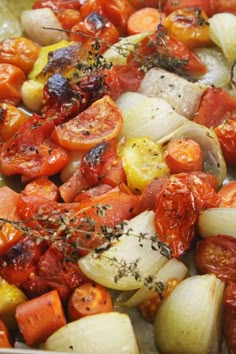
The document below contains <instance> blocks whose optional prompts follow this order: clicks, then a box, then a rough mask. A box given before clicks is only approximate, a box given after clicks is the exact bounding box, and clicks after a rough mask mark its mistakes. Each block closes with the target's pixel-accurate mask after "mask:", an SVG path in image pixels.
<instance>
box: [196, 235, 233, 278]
mask: <svg viewBox="0 0 236 354" xmlns="http://www.w3.org/2000/svg"><path fill="white" fill-rule="evenodd" d="M195 260H196V266H197V269H198V271H199V272H200V273H201V274H206V273H213V274H215V275H216V276H217V277H218V278H219V279H221V280H223V281H234V282H235V281H236V240H235V239H234V238H233V237H230V236H225V235H217V236H213V237H208V238H206V239H204V240H201V241H199V242H198V243H197V246H196V253H195Z"/></svg>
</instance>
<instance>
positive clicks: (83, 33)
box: [69, 12, 119, 54]
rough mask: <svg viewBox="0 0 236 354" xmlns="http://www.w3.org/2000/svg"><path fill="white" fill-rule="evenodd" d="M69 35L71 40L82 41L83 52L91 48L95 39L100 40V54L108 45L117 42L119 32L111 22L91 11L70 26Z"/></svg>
mask: <svg viewBox="0 0 236 354" xmlns="http://www.w3.org/2000/svg"><path fill="white" fill-rule="evenodd" d="M69 37H70V40H71V41H75V42H80V43H82V44H83V48H84V52H85V53H86V51H87V52H89V51H91V50H93V47H94V46H95V43H96V42H95V39H97V40H100V42H99V53H100V54H102V53H104V51H105V50H106V49H107V48H108V46H109V45H111V44H113V43H116V42H118V40H119V32H118V30H117V29H116V27H115V26H114V25H113V24H112V22H110V21H108V20H107V19H106V18H105V17H103V16H102V15H100V14H98V13H96V12H92V13H90V14H89V15H88V16H87V17H85V18H84V19H83V21H81V22H79V23H78V24H76V25H75V26H73V27H72V29H71V32H70V35H69Z"/></svg>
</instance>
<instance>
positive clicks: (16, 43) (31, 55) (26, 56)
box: [0, 37, 40, 74]
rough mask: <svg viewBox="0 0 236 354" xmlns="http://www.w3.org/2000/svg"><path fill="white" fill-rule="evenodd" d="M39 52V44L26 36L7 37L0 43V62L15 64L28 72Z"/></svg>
mask: <svg viewBox="0 0 236 354" xmlns="http://www.w3.org/2000/svg"><path fill="white" fill-rule="evenodd" d="M39 52H40V47H39V45H37V44H36V43H34V42H33V41H31V40H30V39H28V38H25V37H18V38H8V39H5V40H4V41H2V42H1V43H0V63H9V64H12V65H15V66H17V67H18V68H20V69H21V70H23V71H24V73H25V74H28V73H29V72H30V71H31V70H32V68H33V65H34V62H35V60H36V59H37V58H38V55H39Z"/></svg>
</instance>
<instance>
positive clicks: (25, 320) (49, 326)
mask: <svg viewBox="0 0 236 354" xmlns="http://www.w3.org/2000/svg"><path fill="white" fill-rule="evenodd" d="M16 319H17V322H18V326H19V329H20V332H21V333H22V335H23V337H24V339H25V341H26V343H27V344H28V345H30V346H33V345H37V344H40V343H42V342H44V341H45V340H46V339H47V338H48V337H49V336H50V335H51V334H52V333H54V332H55V331H56V330H58V329H59V328H61V327H62V326H64V325H65V324H66V318H65V315H64V311H63V308H62V304H61V300H60V297H59V295H58V292H57V291H56V290H52V291H50V292H48V293H45V294H43V295H41V296H39V297H36V298H34V299H32V300H29V301H26V302H24V303H22V304H20V305H19V306H17V308H16Z"/></svg>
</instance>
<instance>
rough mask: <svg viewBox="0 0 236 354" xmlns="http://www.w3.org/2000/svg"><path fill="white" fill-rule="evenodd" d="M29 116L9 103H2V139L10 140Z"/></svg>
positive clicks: (0, 124)
mask: <svg viewBox="0 0 236 354" xmlns="http://www.w3.org/2000/svg"><path fill="white" fill-rule="evenodd" d="M28 118H29V116H28V115H27V114H26V113H24V112H23V111H22V110H21V109H19V108H17V107H15V106H14V105H12V104H9V103H0V141H1V142H3V141H7V140H9V139H10V138H11V137H12V136H13V135H14V134H15V133H16V132H17V130H18V129H19V128H20V127H21V126H22V125H23V123H25V122H26V121H27V119H28Z"/></svg>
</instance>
